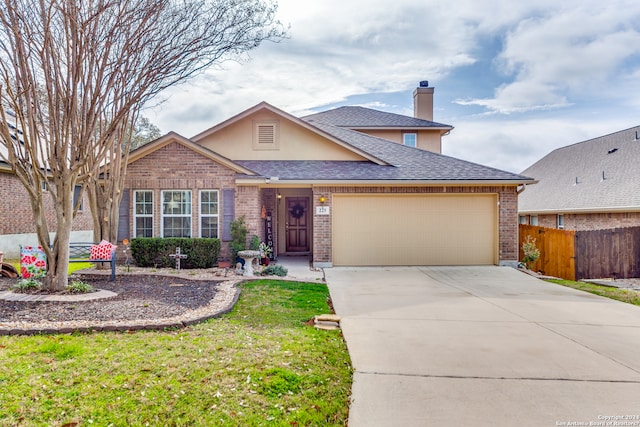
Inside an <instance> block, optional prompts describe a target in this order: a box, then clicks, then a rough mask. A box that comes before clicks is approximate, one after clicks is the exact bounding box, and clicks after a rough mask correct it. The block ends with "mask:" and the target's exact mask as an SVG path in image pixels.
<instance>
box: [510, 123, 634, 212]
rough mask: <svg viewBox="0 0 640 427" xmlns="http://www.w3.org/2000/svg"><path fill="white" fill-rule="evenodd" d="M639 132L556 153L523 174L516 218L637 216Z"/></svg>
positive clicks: (621, 132) (601, 139)
mask: <svg viewBox="0 0 640 427" xmlns="http://www.w3.org/2000/svg"><path fill="white" fill-rule="evenodd" d="M639 164H640V126H638V127H634V128H630V129H626V130H623V131H620V132H616V133H612V134H609V135H605V136H601V137H598V138H594V139H591V140H587V141H583V142H580V143H577V144H573V145H569V146H566V147H562V148H559V149H557V150H554V151H552V152H551V153H549V154H547V155H546V156H545V157H543V158H542V159H540V160H539V161H537V162H536V163H534V164H533V165H531V166H530V167H529V168H527V169H526V170H525V171H524V172H522V173H523V174H525V175H528V176H532V177H533V178H535V179H536V180H538V181H539V182H538V184H536V185H534V186H531V187H527V190H526V191H524V192H523V193H522V194H521V195H520V196H519V201H518V205H519V211H520V212H522V213H538V212H539V213H544V212H558V213H563V212H606V211H633V210H640V192H639V191H638V183H640V167H639V166H638V165H639Z"/></svg>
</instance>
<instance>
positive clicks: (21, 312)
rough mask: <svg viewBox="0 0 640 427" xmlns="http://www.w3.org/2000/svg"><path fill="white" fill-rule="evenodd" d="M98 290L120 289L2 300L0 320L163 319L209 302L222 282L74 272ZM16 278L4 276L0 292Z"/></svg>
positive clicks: (0, 284) (1, 280)
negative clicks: (75, 297)
mask: <svg viewBox="0 0 640 427" xmlns="http://www.w3.org/2000/svg"><path fill="white" fill-rule="evenodd" d="M74 279H80V280H82V281H84V282H87V283H89V284H91V285H92V286H93V287H94V288H96V289H105V290H110V291H113V292H116V293H117V294H118V296H116V297H114V298H109V299H106V300H104V299H103V300H96V301H86V302H16V301H3V300H0V322H33V323H38V322H43V321H54V322H61V321H89V322H92V321H97V322H100V321H113V320H116V321H128V320H142V319H162V318H169V317H172V316H178V315H181V314H183V313H185V312H186V311H188V310H193V309H197V308H201V307H204V306H206V305H207V304H209V302H210V301H211V300H212V299H213V297H214V296H215V294H216V289H217V284H218V283H219V282H218V281H215V280H188V279H184V278H181V277H167V276H159V275H143V274H128V275H118V276H116V280H115V281H114V282H110V281H109V277H108V276H105V275H84V274H83V275H74ZM15 283H16V279H9V278H4V277H2V278H0V291H4V290H8V289H9V288H10V287H11V286H12V285H13V284H15Z"/></svg>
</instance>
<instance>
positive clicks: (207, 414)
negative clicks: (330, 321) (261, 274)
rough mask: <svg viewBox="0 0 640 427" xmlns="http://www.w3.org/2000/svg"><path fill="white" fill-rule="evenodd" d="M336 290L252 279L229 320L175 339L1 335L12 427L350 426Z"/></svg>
mask: <svg viewBox="0 0 640 427" xmlns="http://www.w3.org/2000/svg"><path fill="white" fill-rule="evenodd" d="M327 297H328V290H327V287H326V286H325V285H321V284H312V283H293V282H282V281H273V280H261V281H255V282H250V283H247V284H245V285H243V286H242V295H241V297H240V300H239V301H238V304H237V305H236V307H235V308H234V310H233V311H232V312H231V313H229V314H228V315H226V316H223V317H221V318H219V319H213V320H211V321H208V322H206V323H203V324H200V325H195V326H192V327H189V328H186V329H180V330H175V331H165V332H135V333H92V334H73V335H48V336H32V337H17V336H1V337H0V402H1V404H0V425H17V426H22V425H25V426H33V425H47V426H63V425H66V426H76V425H78V426H88V425H99V426H109V425H113V426H125V425H126V426H129V425H131V426H145V425H149V426H160V425H161V426H187V425H188V426H213V425H216V426H259V425H268V426H272V425H276V426H278V425H279V426H327V425H345V424H346V422H347V417H348V408H349V394H350V389H351V379H352V372H351V365H350V360H349V356H348V353H347V349H346V345H345V343H344V340H343V338H342V336H341V334H340V332H339V331H320V330H316V329H314V328H313V327H310V326H307V325H306V324H305V321H307V320H309V319H310V318H312V317H313V315H316V314H321V313H328V312H329V308H328V305H327Z"/></svg>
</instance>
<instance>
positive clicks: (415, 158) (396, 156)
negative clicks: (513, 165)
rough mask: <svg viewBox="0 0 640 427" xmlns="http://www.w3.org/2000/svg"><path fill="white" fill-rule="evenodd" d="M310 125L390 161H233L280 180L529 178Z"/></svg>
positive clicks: (385, 141) (518, 179) (319, 125)
mask: <svg viewBox="0 0 640 427" xmlns="http://www.w3.org/2000/svg"><path fill="white" fill-rule="evenodd" d="M309 123H310V124H311V125H312V126H315V127H317V128H318V129H320V130H321V131H323V132H325V133H327V134H330V135H332V136H333V137H335V138H338V139H340V140H341V141H344V142H346V143H348V144H350V145H352V146H354V147H356V148H358V149H360V150H363V151H366V152H368V153H371V154H372V155H374V156H375V157H378V158H380V159H382V160H384V161H385V162H387V163H389V165H377V164H375V163H373V162H367V161H361V162H359V161H266V160H265V161H263V160H238V161H236V163H238V164H240V165H242V166H244V167H246V168H247V169H251V170H252V171H254V172H256V173H259V174H260V175H262V176H265V177H271V176H277V177H279V178H280V179H281V180H324V179H326V180H336V179H337V180H427V181H527V180H531V179H530V178H527V177H524V176H522V175H518V174H514V173H511V172H506V171H501V170H498V169H494V168H490V167H487V166H482V165H478V164H476V163H471V162H467V161H464V160H460V159H456V158H453V157H449V156H444V155H441V154H436V153H432V152H429V151H425V150H420V149H418V148H412V147H407V146H404V145H402V144H398V143H395V142H391V141H388V140H386V139H382V138H376V137H372V136H369V135H366V134H363V133H360V132H356V131H352V130H349V129H344V128H340V127H336V126H331V125H328V124H324V123H317V122H315V121H309Z"/></svg>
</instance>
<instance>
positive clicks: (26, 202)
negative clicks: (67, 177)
mask: <svg viewBox="0 0 640 427" xmlns="http://www.w3.org/2000/svg"><path fill="white" fill-rule="evenodd" d="M78 190H79V187H78ZM45 191H46V190H45ZM78 194H79V191H76V197H77V195H78ZM0 200H2V203H0V252H4V256H5V258H18V257H19V255H20V246H27V245H37V244H38V237H37V235H36V230H35V225H34V222H33V212H32V210H31V201H30V199H29V195H28V193H27V190H26V189H25V188H24V186H23V185H22V183H21V182H20V181H19V180H18V178H17V177H16V176H15V174H14V173H13V172H12V171H11V168H10V167H9V165H7V164H6V163H4V162H2V161H0ZM47 202H48V203H49V205H48V206H49V208H48V209H47V224H48V226H49V230H50V231H51V232H52V234H51V236H52V237H53V232H54V231H55V224H56V214H55V211H54V209H53V201H52V200H51V199H48V200H47ZM92 236H93V223H92V219H91V212H90V211H89V202H88V200H87V198H86V197H85V198H84V199H83V204H82V208H81V209H80V211H78V214H77V215H76V218H74V220H73V231H72V232H71V239H72V241H78V242H80V241H82V242H91V241H93V237H92Z"/></svg>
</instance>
